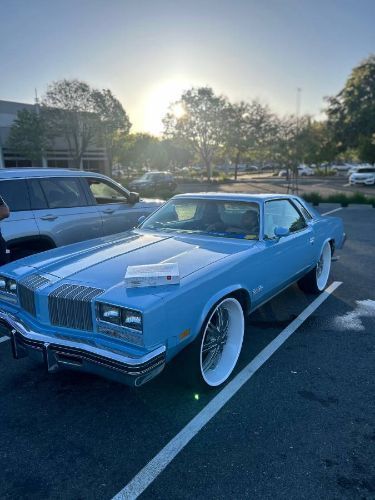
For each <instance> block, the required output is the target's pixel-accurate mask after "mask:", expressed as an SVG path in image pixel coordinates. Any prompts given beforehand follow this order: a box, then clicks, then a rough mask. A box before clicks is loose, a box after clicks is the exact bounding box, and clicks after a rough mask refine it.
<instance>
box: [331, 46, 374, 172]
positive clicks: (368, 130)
mask: <svg viewBox="0 0 375 500" xmlns="http://www.w3.org/2000/svg"><path fill="white" fill-rule="evenodd" d="M327 100H328V108H327V110H326V112H327V116H328V127H329V129H330V130H331V131H332V135H333V137H334V140H335V142H336V146H337V149H338V151H339V152H342V151H345V150H347V149H349V148H357V149H358V153H359V156H360V157H361V158H362V160H365V161H369V162H371V163H372V162H374V161H375V55H371V56H370V57H368V58H367V59H366V60H364V61H363V62H362V63H361V64H359V66H357V67H356V68H354V69H353V71H352V72H351V74H350V76H349V78H348V80H347V82H346V84H345V86H344V88H343V89H342V90H341V91H340V92H339V93H338V94H337V95H336V96H334V97H330V98H328V99H327Z"/></svg>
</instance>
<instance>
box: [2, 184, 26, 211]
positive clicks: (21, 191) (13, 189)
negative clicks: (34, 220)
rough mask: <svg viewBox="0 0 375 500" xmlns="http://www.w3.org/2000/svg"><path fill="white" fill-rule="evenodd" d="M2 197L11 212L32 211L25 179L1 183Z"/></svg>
mask: <svg viewBox="0 0 375 500" xmlns="http://www.w3.org/2000/svg"><path fill="white" fill-rule="evenodd" d="M0 196H1V197H2V198H3V199H4V201H5V203H6V204H7V205H8V207H9V209H10V211H11V212H20V211H22V210H30V198H29V193H28V190H27V185H26V181H25V179H14V180H6V181H0Z"/></svg>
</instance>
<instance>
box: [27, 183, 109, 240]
mask: <svg viewBox="0 0 375 500" xmlns="http://www.w3.org/2000/svg"><path fill="white" fill-rule="evenodd" d="M28 182H29V190H30V196H31V202H32V206H33V209H34V214H35V219H36V222H37V225H38V227H39V231H40V234H42V235H46V236H49V237H50V238H51V239H52V240H53V241H54V242H55V244H56V245H57V246H61V245H67V244H69V243H76V242H77V241H82V240H88V239H91V238H97V237H99V236H102V235H103V222H102V218H101V214H100V213H99V212H98V210H97V208H96V207H94V206H90V205H89V204H88V200H87V197H86V195H85V192H84V189H83V186H82V184H81V180H80V178H79V177H73V176H72V177H70V176H65V177H48V178H47V177H46V178H39V179H29V181H28Z"/></svg>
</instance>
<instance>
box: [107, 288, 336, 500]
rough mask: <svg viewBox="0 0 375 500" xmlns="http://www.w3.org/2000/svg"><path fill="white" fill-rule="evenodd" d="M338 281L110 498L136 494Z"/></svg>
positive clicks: (120, 499)
mask: <svg viewBox="0 0 375 500" xmlns="http://www.w3.org/2000/svg"><path fill="white" fill-rule="evenodd" d="M341 284H342V282H340V281H334V282H333V283H332V284H331V285H330V286H329V287H328V288H327V289H326V290H325V291H324V292H322V293H321V294H320V295H319V297H317V298H316V299H315V300H313V302H311V304H310V305H309V306H307V307H306V309H304V310H303V311H302V312H301V314H299V316H297V318H296V319H294V320H293V321H292V322H291V323H290V324H289V325H288V326H287V327H286V328H285V329H284V330H283V331H282V332H281V333H279V335H278V336H277V337H276V338H275V339H274V340H273V341H272V342H270V343H269V344H268V345H267V346H266V347H265V348H264V349H263V350H262V351H261V352H260V353H259V354H258V355H257V356H256V357H255V358H254V359H253V360H252V361H251V362H250V363H249V364H248V365H247V366H246V367H245V368H244V369H243V370H242V371H241V372H240V373H239V374H238V375H236V376H235V377H234V379H233V380H231V381H230V382H229V383H228V384H227V385H226V386H225V387H224V388H223V389H222V390H221V391H220V392H219V393H218V394H217V395H216V396H215V397H214V398H213V399H212V400H211V401H210V402H209V403H208V405H207V406H205V407H204V408H203V410H201V411H200V412H199V413H198V414H197V415H196V416H195V417H194V418H193V419H192V420H190V422H189V423H188V424H187V425H186V426H185V427H184V428H183V429H182V430H181V431H180V432H179V433H178V434H177V435H176V436H175V437H174V438H173V439H172V440H171V441H169V443H168V444H167V445H166V446H165V447H164V448H163V449H162V450H161V451H160V452H159V453H158V454H157V455H156V456H155V457H154V458H153V459H152V460H150V462H148V464H146V465H145V467H143V469H142V470H141V471H140V472H138V474H137V475H136V476H135V477H134V478H133V479H132V480H131V481H130V483H128V484H127V485H126V486H125V487H124V488H123V489H122V490H121V491H120V492H119V493H117V495H115V496H114V497H113V500H130V499H135V498H137V497H138V496H139V495H140V494H141V493H143V491H144V490H145V489H146V488H147V487H148V486H149V485H150V484H151V483H152V482H153V481H154V480H155V479H156V478H157V477H158V476H159V474H161V473H162V472H163V470H164V469H165V468H166V467H167V466H168V465H169V464H170V463H171V462H172V460H173V459H174V458H175V457H176V456H177V455H178V454H179V453H180V451H181V450H183V448H184V447H185V446H186V445H187V444H188V443H189V442H190V441H191V440H192V439H193V437H194V436H195V435H196V434H198V432H199V431H200V430H201V429H202V428H203V427H204V426H205V425H206V424H207V423H208V422H209V421H210V420H211V419H212V418H213V417H214V416H215V415H216V414H217V413H218V412H219V411H220V410H221V408H222V407H223V406H224V405H225V404H226V403H227V402H228V401H229V400H230V399H231V398H232V397H233V396H234V395H235V394H236V393H237V392H238V391H239V390H240V389H241V387H242V386H243V385H244V384H245V383H246V382H247V381H248V380H249V379H250V378H251V377H252V376H253V375H254V373H255V372H256V371H257V370H258V369H259V368H260V367H261V366H263V364H264V363H265V362H266V361H267V360H268V359H269V358H270V357H271V356H272V354H274V353H275V352H276V351H277V349H278V348H279V347H280V346H282V345H283V344H284V342H285V341H286V340H288V338H289V337H290V336H291V335H292V334H293V333H294V332H295V331H296V330H297V329H298V328H299V327H300V326H301V325H302V323H303V322H304V321H305V320H306V319H307V318H308V317H309V316H310V315H311V314H312V313H313V312H314V311H315V310H316V309H317V308H318V307H319V306H320V305H321V304H322V303H323V302H324V301H325V300H326V299H328V297H329V296H330V295H331V294H332V293H333V292H334V291H335V290H336V289H337V288H338V287H339V286H340V285H341Z"/></svg>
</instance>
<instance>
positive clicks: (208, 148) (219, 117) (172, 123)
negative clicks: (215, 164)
mask: <svg viewBox="0 0 375 500" xmlns="http://www.w3.org/2000/svg"><path fill="white" fill-rule="evenodd" d="M226 107H227V100H226V99H225V98H224V97H222V96H216V95H215V94H214V91H213V90H212V89H211V88H210V87H199V88H192V89H190V90H187V91H186V92H184V93H183V94H182V96H181V99H180V100H179V101H177V102H175V103H174V104H172V105H171V106H170V108H169V112H168V113H167V115H166V116H165V118H164V120H163V123H164V127H165V131H164V133H165V137H166V138H173V139H179V140H180V141H181V142H182V143H183V144H186V145H187V146H188V147H189V148H190V150H191V151H193V152H194V153H196V154H197V155H198V156H199V158H200V160H201V161H202V162H203V163H204V165H205V166H206V169H207V178H208V180H210V179H211V174H212V161H213V159H214V157H215V155H217V154H218V153H219V151H220V149H221V148H222V147H223V145H224V142H225V131H224V119H225V110H226ZM176 110H178V112H176Z"/></svg>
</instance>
